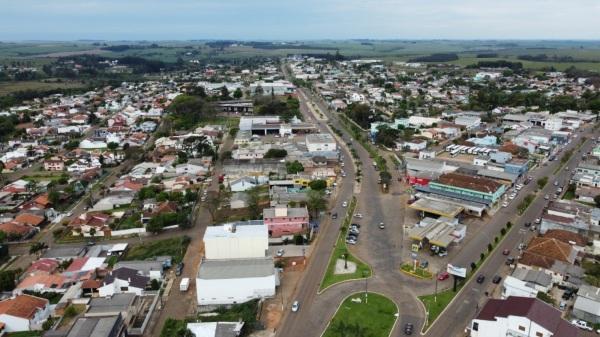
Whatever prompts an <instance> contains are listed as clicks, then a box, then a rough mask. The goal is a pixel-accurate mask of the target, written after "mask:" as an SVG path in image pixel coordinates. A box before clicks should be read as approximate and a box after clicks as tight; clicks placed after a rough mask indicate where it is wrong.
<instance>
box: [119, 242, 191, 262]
mask: <svg viewBox="0 0 600 337" xmlns="http://www.w3.org/2000/svg"><path fill="white" fill-rule="evenodd" d="M188 244H189V238H187V237H185V236H181V237H176V238H170V239H164V240H158V241H152V242H142V243H139V244H134V245H132V247H131V248H130V249H129V251H128V252H127V254H126V255H125V260H146V259H150V258H153V257H156V256H164V255H168V256H171V257H173V263H179V262H181V260H182V259H183V256H184V255H185V251H186V249H187V246H188Z"/></svg>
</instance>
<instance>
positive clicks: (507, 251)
mask: <svg viewBox="0 0 600 337" xmlns="http://www.w3.org/2000/svg"><path fill="white" fill-rule="evenodd" d="M508 254H510V249H505V250H503V251H502V255H508Z"/></svg>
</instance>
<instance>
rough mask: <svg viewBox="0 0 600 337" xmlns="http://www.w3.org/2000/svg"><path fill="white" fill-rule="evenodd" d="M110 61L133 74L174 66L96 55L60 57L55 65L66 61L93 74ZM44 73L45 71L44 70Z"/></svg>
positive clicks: (140, 58)
mask: <svg viewBox="0 0 600 337" xmlns="http://www.w3.org/2000/svg"><path fill="white" fill-rule="evenodd" d="M112 60H118V61H119V65H124V66H128V67H130V68H132V69H133V73H134V74H145V73H156V72H160V71H161V70H168V69H171V68H172V67H173V66H174V64H171V63H166V62H163V61H159V60H149V59H146V58H143V57H138V56H124V57H119V58H107V57H104V56H98V55H73V56H66V57H60V58H59V59H58V60H57V63H58V64H60V63H63V64H64V63H66V62H68V61H73V62H75V63H77V64H79V65H81V66H82V67H83V69H80V70H79V71H80V72H83V73H89V74H93V73H95V72H97V70H102V69H104V68H106V67H107V65H104V64H101V63H100V62H102V61H112ZM44 71H46V70H45V69H44Z"/></svg>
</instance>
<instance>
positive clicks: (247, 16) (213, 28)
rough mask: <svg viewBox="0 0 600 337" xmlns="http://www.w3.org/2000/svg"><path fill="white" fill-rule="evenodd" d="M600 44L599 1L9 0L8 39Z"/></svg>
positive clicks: (0, 12) (4, 5)
mask: <svg viewBox="0 0 600 337" xmlns="http://www.w3.org/2000/svg"><path fill="white" fill-rule="evenodd" d="M353 38H370V39H591V40H598V39H600V0H568V1H567V0H493V1H490V0H300V1H291V0H163V1H158V0H98V1H91V0H2V1H1V2H0V40H3V41H7V40H10V41H18V40H78V39H99V40H100V39H102V40H190V39H237V40H315V39H353Z"/></svg>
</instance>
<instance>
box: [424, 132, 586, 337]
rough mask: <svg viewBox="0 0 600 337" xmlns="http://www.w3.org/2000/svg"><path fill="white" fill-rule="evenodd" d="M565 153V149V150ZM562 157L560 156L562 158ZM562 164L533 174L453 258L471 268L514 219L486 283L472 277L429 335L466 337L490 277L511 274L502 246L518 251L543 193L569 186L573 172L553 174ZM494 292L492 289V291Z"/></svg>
mask: <svg viewBox="0 0 600 337" xmlns="http://www.w3.org/2000/svg"><path fill="white" fill-rule="evenodd" d="M592 134H593V131H592V130H591V128H590V127H588V130H587V132H586V133H585V135H587V136H590V135H592ZM579 143H580V140H579V138H576V139H575V140H573V141H572V142H571V143H570V144H569V145H568V146H567V147H566V148H565V150H566V149H573V148H575V146H576V145H578V144H579ZM592 144H593V142H592V141H591V140H588V141H587V142H586V143H585V144H584V145H583V146H582V148H581V151H580V152H578V151H574V153H573V155H572V157H571V158H570V160H569V161H568V162H567V164H566V165H565V166H567V167H569V169H570V170H572V169H573V168H575V167H576V166H577V164H578V163H579V161H580V160H581V154H583V153H586V152H588V151H590V149H591V147H592ZM563 153H564V151H563ZM561 155H562V154H561ZM559 158H560V157H559ZM559 165H560V160H557V161H553V162H550V164H549V165H548V166H542V167H541V168H539V169H537V170H536V171H535V172H533V173H532V174H531V176H533V177H534V179H533V181H532V182H531V183H530V184H528V185H525V187H524V188H523V189H522V190H521V191H520V192H519V195H518V197H517V198H516V199H515V200H513V202H511V203H510V205H509V207H507V208H503V209H501V210H500V211H499V212H498V213H496V214H495V215H494V216H493V218H492V220H491V221H490V222H489V223H488V224H486V225H485V226H486V228H487V229H488V230H482V231H481V232H482V233H480V234H478V235H477V236H476V237H475V238H473V239H472V240H471V242H469V244H468V246H466V247H464V248H463V249H462V250H461V251H460V252H459V254H458V255H457V256H456V257H455V258H454V260H453V261H452V263H453V264H456V265H460V266H466V267H468V266H469V265H470V263H471V262H476V260H477V259H478V258H479V254H480V253H481V252H483V251H484V250H485V249H486V247H487V245H488V243H490V242H492V241H493V239H494V237H495V236H496V235H499V233H500V229H501V228H502V227H503V226H505V225H506V222H507V221H509V220H510V221H511V222H512V223H513V224H514V226H513V227H512V228H511V230H510V231H509V233H508V234H507V237H506V238H505V240H504V241H503V242H502V244H501V245H500V246H499V248H498V249H496V250H495V251H494V253H493V254H492V255H491V256H490V257H489V258H488V259H487V260H486V262H485V264H484V265H483V266H482V268H480V269H479V270H478V271H477V274H483V275H484V276H486V279H485V281H484V283H483V284H478V283H476V282H475V280H474V278H472V279H471V280H470V282H468V283H467V284H466V285H465V286H464V287H463V289H464V291H462V292H461V293H460V294H459V295H458V296H457V297H456V299H455V300H454V302H452V304H451V305H450V306H448V308H447V310H446V312H445V313H444V315H442V316H440V318H438V320H437V321H436V322H435V323H434V325H433V326H432V327H431V328H430V329H429V330H428V331H427V336H435V337H438V336H439V337H441V336H464V335H465V333H464V329H465V327H466V326H467V325H468V324H469V323H470V320H471V319H472V318H473V317H474V316H475V314H476V310H477V308H481V307H482V306H483V304H484V303H485V301H486V300H487V298H486V296H485V292H486V291H491V288H492V287H493V284H492V283H491V279H492V278H493V276H494V275H497V274H503V273H504V274H506V273H508V267H507V266H505V261H506V257H505V256H504V255H502V250H503V249H510V251H511V255H512V256H515V255H517V254H518V249H517V247H518V245H519V243H521V242H527V241H528V240H529V238H530V237H532V236H533V235H534V233H533V232H531V231H530V230H528V229H527V228H525V227H524V226H523V224H524V223H525V222H531V223H533V222H534V221H535V219H536V218H538V217H539V216H540V215H541V213H542V211H543V209H544V207H545V205H546V204H547V201H546V200H544V196H545V195H546V194H548V195H549V196H550V197H552V195H553V194H554V192H555V191H556V188H557V187H555V186H554V184H553V183H554V181H558V182H559V185H565V186H566V185H567V184H568V180H569V176H570V172H568V171H566V170H564V169H563V170H561V171H560V172H559V173H558V174H554V170H555V169H556V167H557V166H559ZM541 177H549V181H548V184H547V185H546V186H545V187H544V189H543V190H541V191H540V192H539V193H538V194H537V197H536V199H535V200H534V202H533V203H532V204H531V205H530V206H529V208H528V209H527V211H525V213H524V214H523V215H522V216H518V215H517V206H518V205H519V203H520V201H521V200H522V199H523V198H524V197H525V196H526V195H527V194H529V193H533V192H534V191H535V189H536V187H537V184H536V181H537V179H538V178H541ZM490 293H491V292H490Z"/></svg>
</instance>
